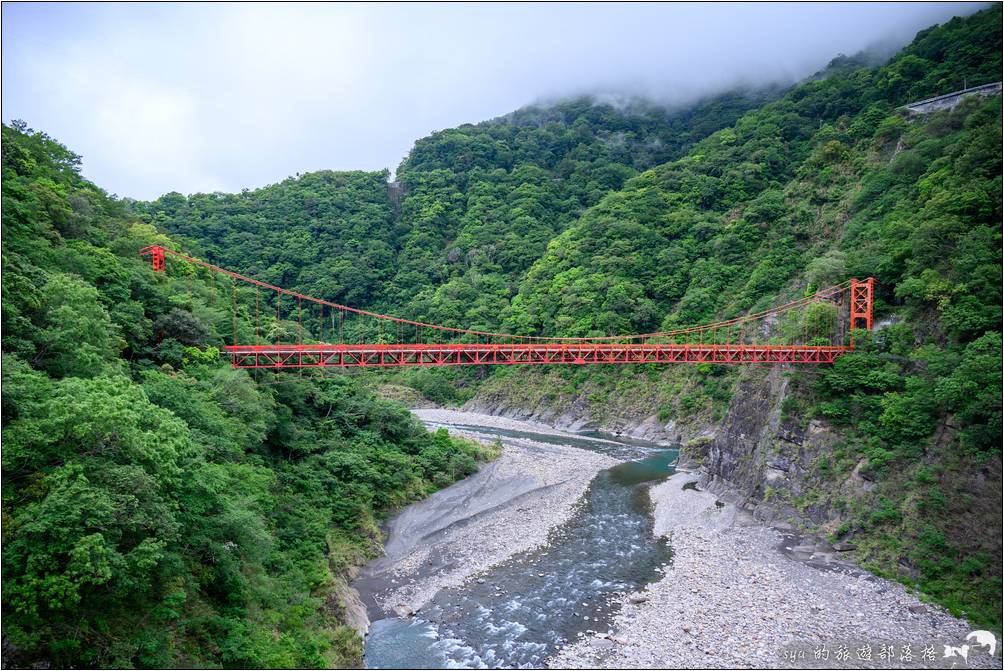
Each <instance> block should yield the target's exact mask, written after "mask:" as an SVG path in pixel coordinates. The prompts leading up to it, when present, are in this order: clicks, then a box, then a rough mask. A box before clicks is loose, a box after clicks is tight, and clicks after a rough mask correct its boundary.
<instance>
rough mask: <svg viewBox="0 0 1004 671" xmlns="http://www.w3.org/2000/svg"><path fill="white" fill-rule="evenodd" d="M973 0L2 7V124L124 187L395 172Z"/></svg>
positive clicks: (150, 191)
mask: <svg viewBox="0 0 1004 671" xmlns="http://www.w3.org/2000/svg"><path fill="white" fill-rule="evenodd" d="M976 8H978V5H972V4H968V5H957V4H925V3H916V4H915V3H866V4H840V3H834V4H679V5H675V4H670V5H666V4H628V5H623V4H540V5H527V4H517V5H505V4H487V5H480V4H439V5H436V4H420V5H401V4H371V5H368V4H363V5H360V4H296V3H289V4H285V3H283V4H280V3H276V4H72V3H71V4H49V5H45V4H39V5H36V4H29V3H22V4H17V3H15V4H10V3H8V4H5V5H4V6H3V18H4V21H3V94H4V95H3V98H4V100H3V103H4V104H3V118H4V120H5V121H10V120H11V119H15V118H22V119H24V120H25V121H27V122H28V123H29V125H32V126H34V127H36V128H40V129H43V130H45V131H46V132H48V133H50V134H51V135H53V136H55V137H57V138H59V139H60V140H61V141H63V142H64V143H66V144H67V145H68V146H69V147H70V148H71V149H73V150H75V151H77V152H79V153H81V154H83V156H84V172H85V174H86V175H87V176H88V177H90V178H91V179H93V180H94V181H95V182H97V183H98V184H99V185H101V186H104V187H105V188H107V189H109V190H110V191H114V192H118V193H119V194H121V195H129V196H134V197H142V198H151V197H156V196H157V195H160V194H162V193H164V192H166V191H169V190H180V191H184V192H191V191H195V190H200V191H210V190H214V189H224V190H238V189H240V188H242V187H255V186H260V185H263V184H266V183H270V182H275V181H279V180H281V179H283V178H285V177H286V176H288V175H291V174H293V173H296V172H304V171H308V170H317V169H322V168H330V169H343V170H344V169H368V170H374V169H381V168H385V167H388V168H391V169H393V168H394V167H396V165H397V163H398V162H399V161H400V159H401V158H402V157H403V156H404V154H405V153H406V152H407V151H408V149H409V148H410V147H411V145H412V143H413V142H414V141H415V140H416V139H418V138H420V137H422V136H424V135H426V134H428V133H429V132H430V131H433V130H436V129H442V128H448V127H451V126H454V125H458V124H461V123H466V122H476V121H480V120H483V119H487V118H491V117H495V116H498V115H501V114H504V113H506V112H509V111H511V110H513V109H515V108H517V107H520V106H522V105H525V104H528V103H530V102H533V101H535V100H539V99H543V98H554V97H557V96H561V95H569V94H576V93H582V92H589V91H598V90H602V91H606V92H610V93H624V92H629V93H638V92H640V93H643V94H647V95H650V96H653V97H656V98H660V99H663V100H666V101H670V102H672V101H679V100H681V99H685V98H692V97H694V96H697V95H700V94H704V93H708V92H712V91H716V90H721V89H722V88H724V87H727V86H730V85H734V84H735V83H737V82H741V81H746V82H765V81H776V80H792V79H794V78H796V77H802V76H805V75H807V74H810V73H811V72H813V71H815V70H817V69H819V68H820V67H822V66H823V65H825V64H826V62H827V61H829V59H830V58H832V57H833V56H834V55H836V54H837V53H838V52H844V53H854V52H855V51H858V50H860V49H862V48H864V47H867V46H869V45H870V44H872V43H874V42H876V41H878V40H883V39H889V40H893V41H896V42H898V43H900V44H902V43H905V42H906V41H908V40H909V39H910V38H911V37H912V35H913V33H915V32H916V31H917V30H918V29H920V28H923V27H926V26H927V25H929V24H931V23H934V22H937V21H939V20H944V19H946V18H948V17H949V16H951V15H953V14H959V13H967V12H970V11H973V10H974V9H976Z"/></svg>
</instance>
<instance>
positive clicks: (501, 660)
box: [364, 418, 677, 668]
mask: <svg viewBox="0 0 1004 671" xmlns="http://www.w3.org/2000/svg"><path fill="white" fill-rule="evenodd" d="M465 419H466V418H465ZM439 425H443V424H442V423H435V424H430V426H439ZM446 426H447V428H450V429H451V430H459V431H463V432H465V433H474V434H484V435H486V436H497V437H498V438H499V439H501V441H502V442H503V443H504V444H505V445H506V446H507V447H509V446H513V445H515V444H517V443H518V444H519V445H520V446H521V448H522V449H526V445H527V444H531V445H535V446H539V447H537V448H536V449H539V450H540V451H541V452H543V451H544V450H546V449H547V446H571V447H574V448H578V449H580V450H589V451H592V452H598V453H601V454H604V455H608V456H611V457H614V458H615V459H616V460H618V461H619V462H622V463H619V464H618V465H616V466H613V467H612V468H607V469H605V470H602V471H600V472H599V473H598V474H597V475H596V476H595V477H594V478H593V479H592V481H591V482H590V483H589V486H588V488H587V489H586V492H585V494H584V496H583V497H582V502H581V504H580V505H579V506H577V508H576V509H575V510H574V512H573V513H572V514H571V516H570V517H569V518H568V519H567V520H566V521H564V522H563V523H562V524H560V525H558V526H557V527H555V528H554V529H552V530H551V532H550V536H549V538H548V543H547V544H546V545H543V546H542V547H539V548H534V549H531V550H528V551H525V552H520V553H518V554H516V555H514V556H512V557H510V558H509V559H507V560H506V561H504V562H502V563H501V564H498V565H495V566H493V567H491V568H489V569H488V570H487V571H486V572H482V573H479V574H478V577H477V578H476V579H472V580H469V581H468V582H466V583H465V584H463V585H460V586H456V587H450V588H444V589H440V590H438V591H437V592H436V593H435V596H434V597H433V598H432V599H431V601H429V602H428V603H427V604H426V605H425V606H424V607H423V608H422V609H421V611H420V613H419V614H418V615H416V616H414V617H396V616H390V617H387V615H388V613H386V612H383V611H382V610H381V609H379V608H373V607H371V614H372V613H376V616H377V617H378V618H379V619H374V621H373V623H372V625H371V628H370V632H369V635H368V636H367V638H366V651H365V663H366V666H367V667H369V668H443V667H467V668H486V667H534V666H535V667H539V666H542V665H543V663H544V662H545V660H546V659H547V658H548V657H549V656H551V655H552V654H554V652H555V651H556V650H558V649H559V648H560V647H561V646H563V645H565V644H566V643H567V642H569V641H573V640H576V639H578V638H579V637H580V636H582V635H589V634H592V633H593V632H606V631H608V628H609V627H610V626H611V621H612V617H613V616H614V615H615V614H616V613H615V611H616V606H614V605H611V600H612V597H614V596H616V595H618V594H624V593H628V592H632V591H635V590H637V589H638V588H639V587H642V586H644V585H645V584H648V583H650V582H652V581H654V580H658V579H659V578H660V577H661V575H662V573H661V571H662V570H663V569H664V567H665V566H666V565H667V564H668V562H669V561H670V550H669V548H668V546H667V545H666V543H665V541H664V540H663V539H661V538H656V537H655V536H654V535H653V533H652V516H651V505H650V502H649V498H648V487H647V485H648V484H649V483H652V482H653V481H656V480H660V479H663V478H665V477H667V476H668V475H670V474H671V473H672V472H673V468H672V465H671V464H672V463H673V462H674V461H675V460H676V457H677V450H676V449H672V448H666V447H663V446H658V445H655V444H652V443H645V442H641V441H625V440H620V439H617V438H615V437H611V436H587V435H581V436H574V437H573V436H569V435H567V434H565V435H555V434H550V433H543V432H540V433H538V432H533V431H527V430H513V429H501V428H497V427H488V426H483V425H479V424H476V423H473V422H471V421H469V420H467V421H464V422H463V423H460V422H457V423H451V424H448V425H446ZM527 441H532V442H530V443H528V442H527ZM486 495H489V494H488V493H487V492H486ZM392 535H393V534H392ZM394 540H395V539H393V538H391V539H390V541H391V542H393V541H394ZM369 587H370V588H373V586H372V585H370V586H369ZM365 589H366V587H365V586H364V590H365Z"/></svg>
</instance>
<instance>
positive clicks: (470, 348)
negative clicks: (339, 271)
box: [140, 245, 875, 369]
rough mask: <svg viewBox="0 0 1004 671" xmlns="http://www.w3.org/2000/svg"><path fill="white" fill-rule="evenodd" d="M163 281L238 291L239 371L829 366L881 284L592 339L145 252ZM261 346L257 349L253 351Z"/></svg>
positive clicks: (230, 351)
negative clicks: (427, 318)
mask: <svg viewBox="0 0 1004 671" xmlns="http://www.w3.org/2000/svg"><path fill="white" fill-rule="evenodd" d="M140 253H141V254H142V255H143V256H149V257H150V260H151V264H152V268H153V270H154V272H158V273H162V272H165V271H166V268H167V264H166V258H167V256H171V257H173V258H175V259H178V260H179V261H181V262H183V263H185V264H190V268H191V269H192V270H194V271H195V272H201V271H207V272H208V273H209V274H210V276H211V279H212V281H213V285H212V286H213V287H214V288H215V287H217V286H221V285H222V286H223V288H224V289H227V288H228V289H229V294H230V304H231V312H232V324H233V341H232V342H233V344H232V345H227V346H226V347H225V348H224V349H225V351H226V354H227V356H229V358H230V363H231V365H232V366H234V367H235V368H271V369H289V368H328V367H339V368H349V367H360V368H362V367H367V368H369V367H372V368H385V367H391V366H466V365H548V364H635V363H719V364H734V365H742V364H747V365H748V364H775V363H790V364H822V363H833V362H834V361H835V360H836V359H837V357H839V356H841V355H842V354H846V353H847V352H851V351H853V350H854V340H853V331H854V330H855V329H865V330H871V328H872V322H873V319H872V308H873V304H874V296H875V280H874V278H868V279H866V280H857V279H852V280H848V281H846V282H843V283H841V284H838V285H836V286H833V287H829V288H827V289H823V290H820V291H817V292H816V293H814V294H812V295H811V296H807V297H805V298H801V299H798V300H796V301H792V302H790V303H786V304H784V305H779V306H777V307H773V308H770V309H768V310H764V311H762V312H757V313H754V314H749V315H745V316H743V317H737V318H735V319H729V320H726V321H720V322H716V323H713V324H705V325H700V326H691V327H686V328H678V329H673V330H670V331H660V332H653V333H639V334H634V335H622V336H601V337H591V338H556V337H543V336H524V335H514V334H509V333H492V332H487V331H476V330H471V329H459V328H451V327H447V326H438V325H435V324H426V323H423V322H418V321H413V320H410V319H401V318H398V317H392V316H389V315H383V314H378V313H375V312H369V311H366V310H359V309H357V308H352V307H349V306H346V305H340V304H338V303H332V302H330V301H325V300H322V299H319V298H314V297H312V296H307V295H305V294H301V293H298V292H295V291H290V290H288V289H283V288H281V287H277V286H275V285H272V284H268V283H265V282H261V281H259V280H256V279H253V278H250V277H246V276H244V275H240V274H238V273H235V272H232V271H230V270H226V269H224V268H220V267H219V266H214V265H213V264H211V263H206V262H205V261H201V260H199V259H195V258H192V257H190V256H186V255H184V254H182V253H180V252H176V251H174V250H171V249H167V248H166V247H162V246H159V245H151V246H149V247H145V248H143V250H142V251H141V252H140ZM252 342H253V343H254V344H250V343H252Z"/></svg>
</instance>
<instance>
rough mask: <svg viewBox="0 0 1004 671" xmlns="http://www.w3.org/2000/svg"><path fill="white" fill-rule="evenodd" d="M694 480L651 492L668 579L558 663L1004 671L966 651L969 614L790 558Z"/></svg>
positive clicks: (776, 541)
mask: <svg viewBox="0 0 1004 671" xmlns="http://www.w3.org/2000/svg"><path fill="white" fill-rule="evenodd" d="M696 481H697V477H696V476H695V475H692V474H689V473H678V474H676V475H674V476H673V477H671V478H669V479H668V480H666V481H664V482H662V483H660V484H658V485H656V486H653V487H652V488H651V489H650V495H651V498H652V503H653V506H654V516H655V525H654V532H655V533H656V534H657V535H660V534H661V535H665V536H667V537H668V538H669V539H670V545H671V548H672V551H673V560H672V563H671V564H670V565H669V566H667V567H666V568H665V569H663V573H664V577H663V578H661V579H660V580H659V581H657V582H654V583H652V584H650V585H648V586H647V588H646V589H644V590H642V591H639V592H635V593H633V594H628V595H624V596H623V597H622V598H621V600H620V605H621V610H620V612H619V614H618V615H617V617H616V618H615V622H614V629H613V630H611V631H610V632H604V633H603V634H587V635H585V636H583V637H582V638H580V640H578V641H576V642H575V643H573V644H571V645H569V646H566V647H565V648H564V649H562V650H561V651H559V652H558V653H557V654H556V655H555V656H554V657H552V658H551V659H550V660H549V666H550V667H551V668H664V669H665V668H670V669H672V668H776V667H780V668H952V667H954V668H998V669H999V668H1001V662H1000V655H1001V651H1000V650H999V649H998V650H996V651H995V657H994V658H991V657H990V655H989V654H988V651H987V649H986V648H982V647H978V646H976V645H975V644H974V643H975V642H974V641H970V643H973V645H970V646H969V647H968V648H965V649H963V648H962V647H961V646H963V645H965V644H966V643H967V641H966V636H967V634H969V633H970V632H971V631H973V629H974V627H972V626H971V625H970V624H969V623H968V622H966V621H965V620H962V619H958V618H955V617H953V616H952V615H950V614H949V613H947V612H945V611H944V610H942V609H940V608H939V607H937V606H933V605H931V604H922V603H921V602H920V601H919V600H918V598H917V597H916V596H915V595H914V594H912V593H911V592H909V591H908V590H907V589H906V588H905V587H904V586H903V585H901V584H899V583H896V582H892V581H888V580H884V579H881V578H878V577H876V576H874V575H871V574H868V573H866V572H864V571H861V570H857V571H847V570H845V569H843V568H835V569H832V570H826V569H824V568H819V567H817V566H814V565H809V564H807V563H804V562H801V561H798V560H796V559H793V558H791V557H789V556H787V555H786V554H784V553H782V552H781V551H780V550H779V547H780V546H781V544H782V543H783V542H784V538H783V537H782V536H781V535H779V534H778V532H776V531H775V530H773V529H770V528H767V527H764V526H761V525H759V524H756V523H755V522H753V520H752V518H751V517H750V516H749V515H748V514H747V513H745V512H744V511H742V510H737V509H736V508H735V507H734V506H732V505H729V504H727V503H723V502H722V501H719V500H717V499H716V497H715V496H714V495H713V494H711V493H709V492H704V491H699V490H697V489H696ZM946 646H951V649H948V648H946ZM963 651H964V652H965V653H966V654H967V655H968V658H967V659H964V658H963V657H961V656H960V654H959V653H960V652H963ZM890 652H891V655H892V656H891V657H890ZM946 654H947V655H949V656H946Z"/></svg>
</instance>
